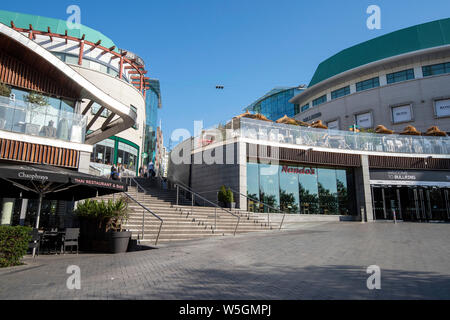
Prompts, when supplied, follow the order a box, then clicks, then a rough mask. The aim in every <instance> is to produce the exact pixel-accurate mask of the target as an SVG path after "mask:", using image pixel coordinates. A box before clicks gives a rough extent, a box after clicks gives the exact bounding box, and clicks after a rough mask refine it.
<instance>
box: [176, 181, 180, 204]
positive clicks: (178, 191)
mask: <svg viewBox="0 0 450 320" xmlns="http://www.w3.org/2000/svg"><path fill="white" fill-rule="evenodd" d="M179 194H180V187H179V186H178V185H177V205H178V195H179Z"/></svg>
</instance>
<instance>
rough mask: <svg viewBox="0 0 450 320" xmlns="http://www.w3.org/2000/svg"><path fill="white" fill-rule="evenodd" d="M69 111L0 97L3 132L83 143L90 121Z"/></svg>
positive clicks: (0, 122) (0, 125)
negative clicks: (87, 121) (87, 122)
mask: <svg viewBox="0 0 450 320" xmlns="http://www.w3.org/2000/svg"><path fill="white" fill-rule="evenodd" d="M69 109H70V108H65V109H62V108H60V109H57V108H55V107H54V106H52V105H45V106H41V105H37V104H31V103H28V102H25V101H23V100H20V99H17V97H16V99H14V100H12V99H10V98H8V97H0V130H4V131H10V132H17V133H24V134H27V135H33V136H41V137H46V138H51V139H58V140H64V141H68V142H76V143H84V140H85V134H86V120H87V119H86V118H85V117H83V116H82V115H80V114H77V113H73V112H71V111H70V110H69Z"/></svg>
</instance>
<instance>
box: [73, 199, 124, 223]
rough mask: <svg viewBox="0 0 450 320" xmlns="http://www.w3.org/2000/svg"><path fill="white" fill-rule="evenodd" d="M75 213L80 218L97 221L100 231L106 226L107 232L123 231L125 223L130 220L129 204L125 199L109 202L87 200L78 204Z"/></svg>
mask: <svg viewBox="0 0 450 320" xmlns="http://www.w3.org/2000/svg"><path fill="white" fill-rule="evenodd" d="M75 213H76V215H77V216H78V217H80V218H85V219H89V220H93V221H96V222H97V223H98V228H99V229H102V226H103V225H104V226H105V227H106V231H108V230H112V231H122V225H123V223H124V222H125V221H126V220H128V213H129V210H128V202H127V200H126V199H125V198H120V199H118V200H116V201H112V200H108V202H105V201H96V200H91V199H87V200H85V201H83V202H79V203H78V205H77V209H76V210H75Z"/></svg>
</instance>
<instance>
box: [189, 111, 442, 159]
mask: <svg viewBox="0 0 450 320" xmlns="http://www.w3.org/2000/svg"><path fill="white" fill-rule="evenodd" d="M231 126H234V127H233V128H230V127H231ZM238 136H240V137H242V138H247V139H252V140H258V141H261V142H266V143H267V142H269V143H270V144H272V145H279V146H282V145H299V146H306V147H314V148H326V149H340V150H343V151H349V152H351V151H367V152H387V153H407V154H430V155H433V154H436V155H448V154H450V138H448V137H428V136H405V135H397V134H392V135H386V134H375V133H354V132H351V131H339V130H324V129H315V128H307V127H300V126H293V125H285V124H278V123H273V122H267V121H259V120H254V119H246V118H243V119H240V121H239V122H236V121H232V122H230V123H229V125H227V127H221V128H214V129H209V130H204V131H203V134H202V135H199V136H197V137H195V138H194V139H193V143H194V149H197V148H200V147H205V146H208V145H211V144H214V143H216V142H220V141H224V140H230V139H234V138H236V137H238Z"/></svg>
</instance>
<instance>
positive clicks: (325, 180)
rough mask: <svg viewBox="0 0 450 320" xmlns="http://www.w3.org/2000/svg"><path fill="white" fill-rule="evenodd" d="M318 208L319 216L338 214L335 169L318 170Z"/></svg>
mask: <svg viewBox="0 0 450 320" xmlns="http://www.w3.org/2000/svg"><path fill="white" fill-rule="evenodd" d="M318 190H319V207H320V213H321V214H328V215H329V214H338V200H337V184H336V170H335V169H321V168H319V169H318Z"/></svg>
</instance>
